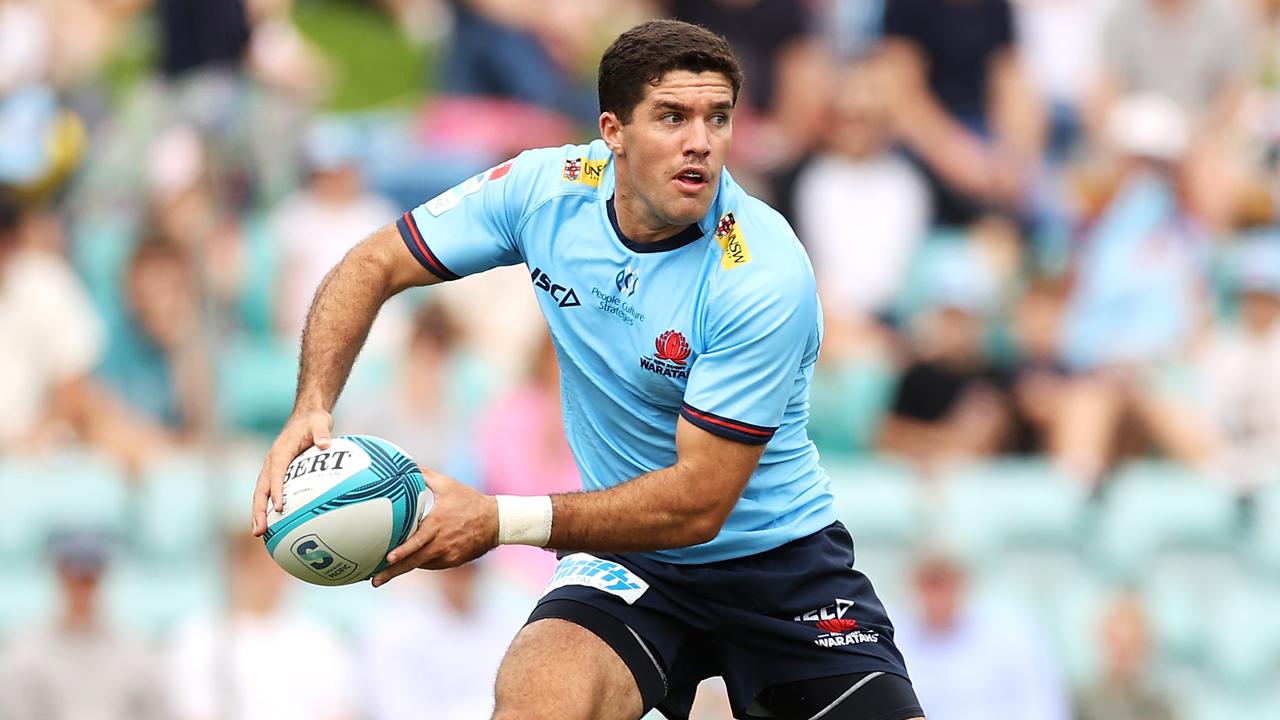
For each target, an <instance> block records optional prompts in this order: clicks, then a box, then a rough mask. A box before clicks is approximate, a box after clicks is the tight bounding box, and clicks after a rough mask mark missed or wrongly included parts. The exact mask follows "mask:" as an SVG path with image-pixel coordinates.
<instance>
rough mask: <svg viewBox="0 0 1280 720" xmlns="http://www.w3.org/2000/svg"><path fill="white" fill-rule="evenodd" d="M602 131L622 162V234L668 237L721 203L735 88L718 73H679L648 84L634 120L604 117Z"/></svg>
mask: <svg viewBox="0 0 1280 720" xmlns="http://www.w3.org/2000/svg"><path fill="white" fill-rule="evenodd" d="M600 126H601V127H600V129H601V134H602V136H603V137H604V140H605V142H607V143H608V144H609V146H610V148H611V149H612V150H613V152H614V155H615V156H616V158H617V162H618V167H617V189H616V191H615V199H614V203H615V206H616V208H617V210H618V220H619V223H621V224H622V226H623V231H624V232H626V233H627V234H628V235H630V236H631V237H632V238H633V239H635V240H640V241H646V240H661V239H663V238H664V237H669V236H671V235H674V234H675V233H677V232H679V231H680V230H682V229H683V228H685V227H687V226H688V225H691V224H693V223H696V222H698V221H699V220H701V219H702V217H703V216H704V215H706V214H707V209H708V208H710V207H711V201H712V200H713V199H715V194H716V188H717V187H718V185H719V181H720V172H721V170H723V169H724V160H725V156H726V155H728V153H729V145H730V143H731V141H732V139H733V86H732V85H730V84H729V79H728V78H726V77H725V76H724V75H723V74H721V73H718V72H701V73H694V72H689V71H686V70H675V71H672V72H669V73H667V74H666V75H664V76H662V79H661V80H660V81H659V82H658V84H657V85H651V86H649V87H648V89H647V91H646V93H645V97H644V99H643V100H642V101H641V102H640V104H639V105H637V106H636V107H635V109H634V110H633V111H632V115H631V122H629V123H627V124H625V125H623V124H621V123H619V122H618V121H617V118H616V117H615V116H614V115H613V114H612V113H605V114H604V115H603V116H601V119H600ZM633 233H634V234H633Z"/></svg>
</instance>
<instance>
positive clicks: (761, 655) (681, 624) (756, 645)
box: [529, 522, 920, 718]
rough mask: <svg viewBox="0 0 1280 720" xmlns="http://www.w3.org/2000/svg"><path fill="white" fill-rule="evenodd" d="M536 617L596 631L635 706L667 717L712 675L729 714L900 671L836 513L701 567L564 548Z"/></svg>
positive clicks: (679, 712) (884, 618)
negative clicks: (770, 691)
mask: <svg viewBox="0 0 1280 720" xmlns="http://www.w3.org/2000/svg"><path fill="white" fill-rule="evenodd" d="M548 617H556V618H563V619H566V620H569V621H572V622H575V623H578V624H580V625H583V626H584V627H586V628H587V629H588V630H591V631H592V632H594V633H595V634H596V635H598V636H600V637H601V639H603V640H604V641H605V642H606V643H608V644H609V645H610V646H611V647H612V648H613V649H614V650H615V651H616V652H618V655H619V657H621V658H622V659H623V661H624V662H626V663H627V665H628V667H629V668H630V669H631V671H632V674H633V675H635V677H636V682H637V685H638V686H639V687H640V690H641V696H642V697H643V699H644V703H645V710H646V711H647V710H649V709H651V708H654V707H657V708H658V709H659V710H660V711H662V712H663V714H665V715H666V716H667V717H670V718H685V717H688V714H689V709H690V706H691V705H692V703H693V696H694V692H695V690H696V688H697V686H698V683H699V682H700V681H701V680H703V679H704V678H708V677H713V676H717V675H718V676H721V677H723V678H724V681H725V685H726V686H727V687H728V690H729V699H730V703H731V705H732V706H733V711H734V714H735V716H743V715H747V714H748V710H749V709H752V708H753V707H754V706H755V704H756V701H757V696H759V695H760V694H761V692H762V691H763V690H765V689H766V688H770V687H773V686H776V685H780V684H784V683H792V682H795V681H799V680H809V679H813V678H829V677H832V676H838V675H850V674H857V673H888V674H891V675H896V676H898V677H900V678H902V679H904V680H905V679H906V678H907V669H906V666H905V665H904V663H903V660H902V654H901V653H900V652H899V651H898V649H897V648H896V647H895V646H894V644H893V625H892V624H891V623H890V622H889V617H888V615H886V614H885V610H884V606H883V605H882V604H881V603H880V600H879V598H877V597H876V594H875V591H874V590H873V589H872V587H871V581H870V580H868V579H867V577H866V576H865V575H863V574H862V573H861V572H858V571H857V570H854V569H853V541H852V539H851V538H850V537H849V532H848V530H846V529H845V527H844V525H843V524H841V523H839V522H837V523H834V524H832V525H829V526H828V527H826V528H824V529H823V530H821V531H819V532H817V533H814V534H813V535H810V536H808V537H805V538H801V539H799V540H795V541H793V542H790V543H788V544H786V545H783V546H781V547H778V548H775V549H773V550H770V551H768V552H764V553H760V554H758V555H752V556H749V557H744V558H737V559H733V560H725V561H721V562H716V563H709V564H705V565H677V564H672V563H666V562H661V561H659V560H654V559H652V558H650V557H647V556H645V555H642V554H632V553H624V554H616V555H613V554H599V555H591V554H587V553H572V554H567V555H565V556H563V557H562V558H561V560H560V565H559V566H558V567H557V568H556V572H555V574H554V575H553V576H552V579H551V582H550V584H549V585H548V590H547V592H546V594H545V595H543V597H542V598H541V599H540V600H539V601H538V605H537V607H535V608H534V610H533V613H532V614H531V615H530V618H529V622H534V621H536V620H539V619H542V618H548ZM613 620H616V621H620V622H613ZM904 684H905V683H904ZM908 694H911V693H910V692H909V686H908ZM913 699H914V698H913ZM908 705H910V703H908ZM915 714H916V715H918V714H920V713H918V712H917V713H915ZM913 716H914V715H912V714H904V715H903V717H913Z"/></svg>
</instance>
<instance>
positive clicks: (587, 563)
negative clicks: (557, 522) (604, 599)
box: [542, 553, 649, 605]
mask: <svg viewBox="0 0 1280 720" xmlns="http://www.w3.org/2000/svg"><path fill="white" fill-rule="evenodd" d="M567 585H584V586H586V587H593V588H595V589H597V590H600V591H602V592H607V593H609V594H611V595H617V596H618V597H620V598H622V600H623V601H624V602H626V603H627V604H628V605H633V604H635V601H636V600H639V599H640V596H641V595H644V593H645V591H646V590H648V589H649V583H647V582H645V581H644V580H642V579H640V578H639V577H637V576H636V574H635V573H633V572H631V571H630V570H629V569H627V568H626V567H624V566H622V565H619V564H618V563H616V562H612V561H610V560H601V559H600V558H598V557H596V556H594V555H589V554H587V553H574V554H572V555H566V556H564V558H562V559H561V560H560V564H559V565H557V566H556V572H555V574H554V575H552V576H551V582H550V583H548V584H547V589H546V590H544V591H543V593H542V594H543V595H546V594H547V593H549V592H551V591H552V590H555V589H556V588H562V587H565V586H567Z"/></svg>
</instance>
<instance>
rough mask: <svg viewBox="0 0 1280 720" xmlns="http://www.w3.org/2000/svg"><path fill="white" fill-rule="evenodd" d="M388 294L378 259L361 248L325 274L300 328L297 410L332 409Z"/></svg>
mask: <svg viewBox="0 0 1280 720" xmlns="http://www.w3.org/2000/svg"><path fill="white" fill-rule="evenodd" d="M392 294H393V293H392V290H391V286H390V283H389V280H388V275H387V272H386V271H385V268H384V266H383V264H382V262H381V261H380V260H379V258H378V257H377V256H376V255H375V254H373V253H370V252H368V251H366V250H365V249H363V248H362V247H360V246H357V247H356V248H354V249H353V250H352V251H351V252H349V253H347V256H346V257H345V258H343V259H342V262H340V263H338V264H337V265H336V266H334V268H333V269H332V270H330V271H329V274H328V275H325V278H324V280H322V281H321V282H320V287H319V288H318V289H317V290H316V295H315V298H314V299H313V300H312V301H311V308H310V309H309V310H308V311H307V322H306V326H305V327H304V329H303V331H302V352H301V357H300V360H299V366H298V393H297V397H296V399H295V401H294V412H295V413H297V412H299V411H305V410H315V409H321V410H325V411H331V410H332V409H333V405H334V403H336V402H337V401H338V394H339V393H341V392H342V387H343V385H345V384H346V381H347V377H348V376H349V375H350V374H351V367H352V365H354V364H355V361H356V356H357V355H359V354H360V348H361V347H363V346H364V341H365V339H366V338H367V337H368V336H369V328H370V327H372V325H373V321H374V319H375V318H376V317H377V315H378V309H379V308H380V307H382V303H384V302H386V300H387V298H388V297H390V296H391V295H392Z"/></svg>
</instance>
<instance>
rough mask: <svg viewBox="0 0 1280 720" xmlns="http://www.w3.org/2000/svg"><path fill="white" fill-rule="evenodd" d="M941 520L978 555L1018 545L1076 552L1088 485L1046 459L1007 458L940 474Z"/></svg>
mask: <svg viewBox="0 0 1280 720" xmlns="http://www.w3.org/2000/svg"><path fill="white" fill-rule="evenodd" d="M938 484H939V486H940V488H941V492H942V505H941V508H940V510H941V512H940V516H939V522H940V523H942V524H943V525H944V526H945V528H946V535H947V537H948V538H950V539H952V540H953V541H956V542H959V543H961V544H962V545H963V546H964V547H965V548H966V550H967V553H968V554H970V555H971V556H973V557H976V558H985V559H988V560H993V561H994V560H997V559H1000V558H1001V557H1002V556H1003V555H1005V554H1006V553H1012V552H1015V551H1018V550H1036V551H1053V552H1058V551H1061V552H1065V553H1074V548H1075V545H1076V543H1077V541H1078V539H1079V537H1080V534H1081V530H1082V527H1083V523H1084V521H1085V501H1086V492H1085V489H1084V487H1083V486H1082V485H1081V484H1080V483H1078V482H1074V481H1073V480H1072V478H1070V477H1068V476H1067V475H1066V474H1064V473H1062V472H1061V471H1059V470H1058V469H1056V468H1055V467H1054V466H1053V465H1051V464H1050V463H1049V462H1047V461H1044V460H1020V459H1008V460H1000V461H994V462H989V463H981V464H973V465H968V466H965V467H962V468H957V469H955V470H952V471H951V472H949V473H947V474H945V475H944V476H942V477H940V478H938Z"/></svg>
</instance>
